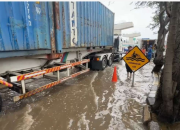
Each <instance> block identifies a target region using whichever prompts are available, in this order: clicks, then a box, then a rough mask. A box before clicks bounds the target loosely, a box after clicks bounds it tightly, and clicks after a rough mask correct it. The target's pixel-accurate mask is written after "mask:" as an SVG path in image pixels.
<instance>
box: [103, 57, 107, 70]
mask: <svg viewBox="0 0 180 130" xmlns="http://www.w3.org/2000/svg"><path fill="white" fill-rule="evenodd" d="M106 67H107V58H106V56H104V57H103V58H102V70H104V69H105V68H106Z"/></svg>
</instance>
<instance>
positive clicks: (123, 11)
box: [101, 0, 158, 39]
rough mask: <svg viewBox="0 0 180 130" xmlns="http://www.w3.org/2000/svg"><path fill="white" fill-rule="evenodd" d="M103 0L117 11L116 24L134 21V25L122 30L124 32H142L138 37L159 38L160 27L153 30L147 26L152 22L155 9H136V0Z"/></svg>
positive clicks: (113, 10) (111, 8)
mask: <svg viewBox="0 0 180 130" xmlns="http://www.w3.org/2000/svg"><path fill="white" fill-rule="evenodd" d="M109 2H110V1H101V3H103V4H104V5H105V6H106V7H108V8H109V9H110V10H111V11H112V12H114V13H115V24H118V23H122V22H133V24H134V27H133V28H130V29H126V30H123V31H122V34H129V33H134V32H140V33H141V36H140V37H138V38H150V39H157V34H154V32H157V31H158V29H155V30H153V31H152V30H151V29H149V28H148V27H147V26H148V25H149V24H150V23H151V22H152V16H153V12H154V10H153V9H151V8H140V9H134V8H135V5H134V3H135V2H136V1H133V4H131V3H132V1H129V0H126V1H125V0H121V1H120V0H119V1H111V2H110V4H109Z"/></svg>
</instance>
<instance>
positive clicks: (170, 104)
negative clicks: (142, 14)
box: [152, 2, 180, 122]
mask: <svg viewBox="0 0 180 130" xmlns="http://www.w3.org/2000/svg"><path fill="white" fill-rule="evenodd" d="M159 7H160V10H161V11H160V13H159V20H160V15H162V14H161V12H164V13H165V14H164V17H165V20H164V22H165V23H166V21H168V19H169V21H170V23H169V27H168V29H167V28H166V29H167V31H168V30H169V34H168V40H167V50H166V56H165V60H164V69H163V71H162V73H161V78H160V86H159V88H158V91H157V94H156V100H155V104H154V105H153V107H152V108H153V109H152V110H153V111H154V112H156V114H157V115H158V117H159V119H161V120H162V119H163V120H164V121H168V122H175V121H179V120H180V80H179V79H180V2H171V3H169V2H162V3H159ZM159 22H160V21H159ZM160 23H161V22H160ZM160 26H161V25H160ZM160 30H161V27H160V28H159V32H161V31H160ZM162 30H164V31H165V29H162ZM159 32H158V40H161V41H163V39H162V38H161V36H159ZM161 34H163V33H161ZM162 37H163V35H162ZM159 38H161V39H159ZM159 46H160V45H159ZM159 48H160V47H159ZM159 52H161V51H159Z"/></svg>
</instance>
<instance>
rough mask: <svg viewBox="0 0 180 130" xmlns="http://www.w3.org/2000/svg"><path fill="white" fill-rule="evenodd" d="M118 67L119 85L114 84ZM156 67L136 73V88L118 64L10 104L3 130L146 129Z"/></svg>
mask: <svg viewBox="0 0 180 130" xmlns="http://www.w3.org/2000/svg"><path fill="white" fill-rule="evenodd" d="M114 66H117V72H118V82H117V83H112V82H111V79H112V75H113V69H114ZM152 67H153V66H152V65H151V64H147V65H146V66H145V67H143V68H142V69H140V70H138V71H137V72H136V73H135V87H131V84H132V83H131V81H128V80H126V77H127V76H126V69H125V67H124V63H123V64H114V65H113V66H112V67H108V68H107V69H105V70H104V71H90V72H88V73H86V74H83V75H80V76H78V77H76V78H74V79H70V80H68V81H66V82H65V83H62V84H60V85H58V86H55V87H53V88H50V89H48V90H47V91H44V92H42V93H40V94H37V95H34V96H32V97H30V98H27V99H24V100H22V101H21V102H18V103H11V101H10V103H9V104H5V105H6V106H3V112H2V113H1V114H0V130H144V129H146V128H145V127H144V126H143V124H142V112H143V105H145V104H146V103H145V100H146V96H147V94H148V93H149V88H150V85H149V84H150V83H152V80H153V78H152V75H151V73H150V72H151V70H152ZM12 104H13V105H12ZM8 105H9V106H13V107H8Z"/></svg>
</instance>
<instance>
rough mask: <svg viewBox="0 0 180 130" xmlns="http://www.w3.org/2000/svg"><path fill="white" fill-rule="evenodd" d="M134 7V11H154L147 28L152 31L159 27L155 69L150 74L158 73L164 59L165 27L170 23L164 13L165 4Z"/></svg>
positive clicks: (155, 3) (138, 3)
mask: <svg viewBox="0 0 180 130" xmlns="http://www.w3.org/2000/svg"><path fill="white" fill-rule="evenodd" d="M135 5H136V8H135V9H138V8H143V7H150V8H155V9H156V11H155V13H154V16H153V17H152V20H153V23H150V25H149V26H148V27H149V28H150V29H152V30H154V29H155V28H157V27H159V31H158V38H157V52H156V54H157V55H156V57H155V59H154V64H155V67H154V68H153V70H152V72H156V73H158V72H159V71H160V70H161V68H162V66H163V64H164V59H163V51H164V42H165V38H166V34H167V33H168V27H167V26H168V24H169V21H170V19H169V17H168V15H166V13H165V12H166V11H165V6H166V4H165V3H164V2H136V3H135Z"/></svg>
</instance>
